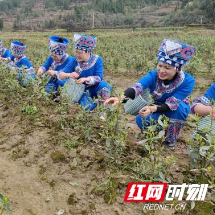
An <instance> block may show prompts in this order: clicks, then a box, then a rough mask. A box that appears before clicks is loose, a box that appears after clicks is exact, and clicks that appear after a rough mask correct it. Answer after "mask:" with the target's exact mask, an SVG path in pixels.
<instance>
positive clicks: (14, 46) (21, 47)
mask: <svg viewBox="0 0 215 215" xmlns="http://www.w3.org/2000/svg"><path fill="white" fill-rule="evenodd" d="M10 49H11V52H12V54H13V55H14V54H18V55H23V54H24V52H25V49H26V45H25V44H24V43H22V42H19V41H12V42H11V46H10Z"/></svg>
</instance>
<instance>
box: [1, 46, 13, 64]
mask: <svg viewBox="0 0 215 215" xmlns="http://www.w3.org/2000/svg"><path fill="white" fill-rule="evenodd" d="M0 56H1V57H3V58H7V59H8V60H9V61H10V57H11V53H10V51H9V50H8V49H6V48H1V50H0Z"/></svg>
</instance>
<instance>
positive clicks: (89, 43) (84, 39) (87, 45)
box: [73, 34, 97, 52]
mask: <svg viewBox="0 0 215 215" xmlns="http://www.w3.org/2000/svg"><path fill="white" fill-rule="evenodd" d="M73 43H74V46H75V49H80V50H83V51H87V52H91V51H93V50H94V48H95V47H96V43H97V37H94V36H87V35H82V34H75V35H74V37H73Z"/></svg>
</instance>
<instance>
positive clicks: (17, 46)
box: [3, 41, 36, 87]
mask: <svg viewBox="0 0 215 215" xmlns="http://www.w3.org/2000/svg"><path fill="white" fill-rule="evenodd" d="M25 50H26V44H24V43H22V42H20V41H12V42H11V53H12V55H11V56H10V58H3V60H4V61H6V62H9V66H11V68H12V69H14V70H15V71H16V72H17V79H18V81H20V82H21V84H22V85H23V86H24V87H25V86H26V84H27V83H29V82H31V81H32V79H35V78H36V75H35V73H34V68H33V66H32V64H31V62H30V61H29V59H28V58H27V57H26V56H25V55H24V53H25Z"/></svg>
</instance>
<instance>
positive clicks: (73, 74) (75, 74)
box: [69, 72, 79, 79]
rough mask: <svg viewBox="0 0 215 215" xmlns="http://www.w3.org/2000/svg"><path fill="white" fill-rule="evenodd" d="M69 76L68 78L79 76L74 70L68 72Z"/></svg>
mask: <svg viewBox="0 0 215 215" xmlns="http://www.w3.org/2000/svg"><path fill="white" fill-rule="evenodd" d="M69 77H70V78H74V79H77V78H78V77H79V74H78V73H76V72H72V73H69Z"/></svg>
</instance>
